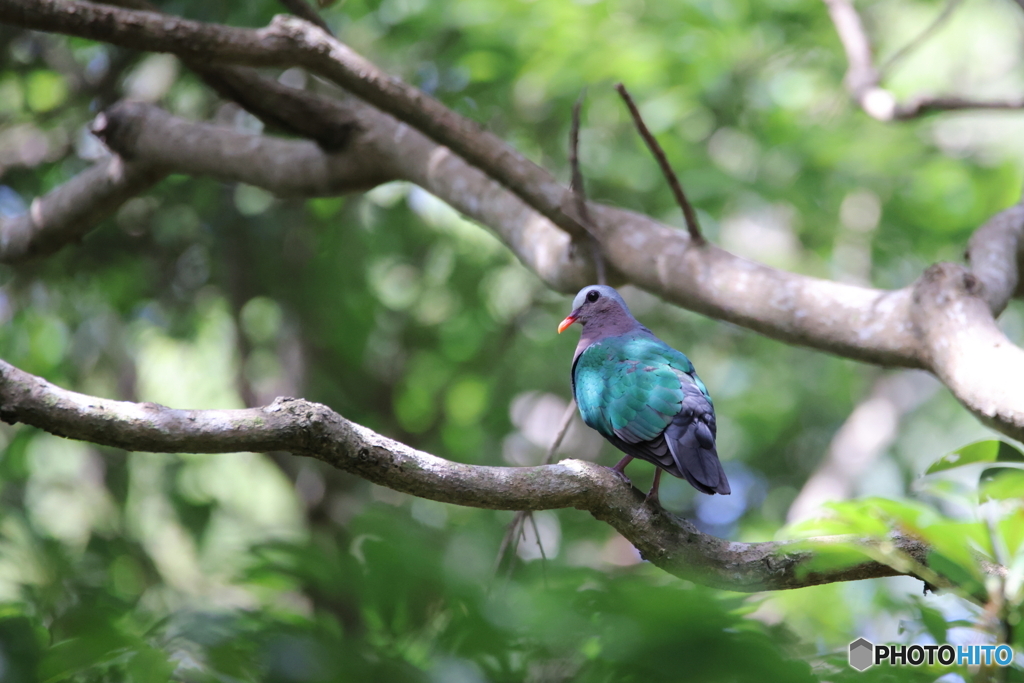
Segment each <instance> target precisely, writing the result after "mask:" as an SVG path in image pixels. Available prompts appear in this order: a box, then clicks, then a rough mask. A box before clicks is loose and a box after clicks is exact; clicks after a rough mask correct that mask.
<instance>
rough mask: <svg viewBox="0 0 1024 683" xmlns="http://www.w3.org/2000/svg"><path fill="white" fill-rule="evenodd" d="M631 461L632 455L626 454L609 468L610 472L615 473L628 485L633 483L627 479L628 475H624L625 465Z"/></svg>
mask: <svg viewBox="0 0 1024 683" xmlns="http://www.w3.org/2000/svg"><path fill="white" fill-rule="evenodd" d="M631 462H633V456H631V455H627V456H626V457H625V458H623V459H622V460H620V461H618V462H617V463H615V467H611V468H609V469H610V470H611V471H612V472H614V473H615V475H616V476H617V477H618V478H619V479H621V480H622V481H624V482H626V483H627V484H629V485H630V486H632V485H633V482H631V481H630V480H629V477H627V476H626V465H628V464H629V463H631Z"/></svg>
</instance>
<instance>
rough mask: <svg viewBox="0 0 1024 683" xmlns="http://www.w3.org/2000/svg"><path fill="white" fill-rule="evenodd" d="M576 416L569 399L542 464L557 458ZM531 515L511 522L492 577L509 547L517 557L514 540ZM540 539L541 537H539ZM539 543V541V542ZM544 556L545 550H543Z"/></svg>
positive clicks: (572, 403)
mask: <svg viewBox="0 0 1024 683" xmlns="http://www.w3.org/2000/svg"><path fill="white" fill-rule="evenodd" d="M575 414H576V399H575V398H573V399H569V405H567V406H566V407H565V412H564V413H563V414H562V421H561V422H560V423H559V424H558V431H556V432H555V438H554V439H552V441H551V445H550V446H548V452H547V453H545V454H544V459H543V460H542V461H541V463H540V464H542V465H547V464H550V463H551V459H552V458H554V457H555V451H557V450H558V447H559V446H561V445H562V441H563V440H564V439H565V435H566V433H567V432H568V431H569V425H571V424H572V416H573V415H575ZM529 515H530V513H529V512H524V511H519V512H517V513H516V516H515V517H513V518H512V521H511V522H509V524H508V527H506V529H505V536H504V538H502V539H501V545H499V546H498V555H497V557H495V558H494V567H493V568H492V570H491V575H492V576H497V575H498V569H499V568H500V567H501V561H502V560H503V559H504V558H505V553H506V552H507V551H508V549H509V545H510V544H511V545H512V553H511V554H512V555H513V556H514V555H515V551H516V547H517V546H518V540H517V541H516V542H515V543H513V539H515V538H516V533H517V530H518V531H520V532H521V530H522V528H523V526H524V525H525V522H526V518H527V517H528V516H529ZM537 538H538V539H539V538H540V536H538V537H537ZM538 543H539V541H538ZM541 554H542V555H543V549H542V550H541Z"/></svg>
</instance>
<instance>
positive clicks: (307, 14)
mask: <svg viewBox="0 0 1024 683" xmlns="http://www.w3.org/2000/svg"><path fill="white" fill-rule="evenodd" d="M280 2H281V4H282V5H284V6H285V8H286V9H287V10H288V11H289V12H291V13H292V14H294V15H295V16H297V17H299V18H300V19H305V20H306V21H308V22H309V23H311V24H313V25H315V26H319V27H320V28H322V29H323V30H324V31H326V32H327V33H329V34H331V35H332V36H333V35H334V33H333V32H332V31H331V27H330V26H328V25H327V22H326V21H324V18H323V17H322V16H320V13H319V12H317V11H316V10H315V9H313V8H312V7H310V6H309V5H308V4H307V3H306V0H280Z"/></svg>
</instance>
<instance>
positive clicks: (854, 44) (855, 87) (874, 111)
mask: <svg viewBox="0 0 1024 683" xmlns="http://www.w3.org/2000/svg"><path fill="white" fill-rule="evenodd" d="M823 2H824V3H825V6H826V7H827V8H828V13H829V17H831V19H832V23H833V24H834V25H835V27H836V33H837V34H838V35H839V42H840V43H842V45H843V51H844V52H845V53H846V62H847V65H848V66H847V71H846V77H845V78H844V79H843V80H844V83H845V85H846V89H847V91H848V92H849V93H850V96H851V97H853V99H854V100H855V101H856V102H857V104H858V105H860V107H861V109H863V110H864V112H865V113H866V114H867V115H868V116H871V117H872V118H875V119H878V120H879V121H906V120H909V119H913V118H917V117H919V116H924V115H925V114H931V113H934V112H939V111H956V110H963V109H1022V108H1024V99H1019V100H1009V99H1007V100H973V99H970V98H963V97H957V96H946V97H931V96H923V95H922V96H917V97H914V98H911V100H910V102H908V103H906V104H900V103H898V102H897V101H896V97H895V96H894V95H893V94H892V93H891V92H890V91H888V90H886V89H885V88H883V87H881V85H880V84H881V81H882V76H883V72H884V71H886V70H888V69H889V68H890V67H891V66H892V64H893V63H894V62H896V61H897V60H898V59H901V58H902V57H903V56H905V55H906V54H907V53H908V52H909V51H910V50H913V49H916V48H917V47H918V46H919V45H920V43H921V41H922V40H924V39H925V38H927V37H928V36H929V35H930V34H931V33H932V32H933V31H934V29H935V28H937V27H938V26H939V25H941V23H942V22H943V21H945V20H946V18H948V16H949V14H950V13H952V11H953V10H954V9H955V8H956V6H957V4H958V0H953V1H951V2H950V3H949V4H948V5H947V6H946V8H945V9H944V10H943V12H942V14H940V15H939V18H938V19H937V20H936V21H935V22H933V23H932V25H931V26H929V27H928V28H926V29H925V31H924V32H923V33H922V34H920V35H919V36H918V37H917V38H915V39H914V40H912V41H911V42H910V44H908V45H907V46H906V47H904V48H903V49H902V50H900V51H899V52H897V53H896V55H894V56H893V58H892V59H890V60H889V62H888V63H887V64H886V65H885V67H884V68H883V70H882V71H879V70H878V69H877V68H876V67H875V63H874V58H873V56H872V50H871V41H870V40H869V39H868V35H867V31H865V29H864V24H863V22H862V21H861V19H860V15H859V14H857V10H856V9H855V8H854V6H853V2H852V1H851V0H823Z"/></svg>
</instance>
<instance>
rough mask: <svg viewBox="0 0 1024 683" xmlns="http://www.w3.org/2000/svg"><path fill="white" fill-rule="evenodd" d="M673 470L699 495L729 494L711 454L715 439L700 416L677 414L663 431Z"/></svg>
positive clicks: (714, 458) (723, 472)
mask: <svg viewBox="0 0 1024 683" xmlns="http://www.w3.org/2000/svg"><path fill="white" fill-rule="evenodd" d="M665 440H666V441H667V442H668V449H669V450H670V451H671V452H672V457H673V458H674V459H675V461H676V466H677V467H678V468H679V470H680V471H681V472H682V473H683V476H684V477H686V481H688V482H690V484H691V485H692V486H693V488H695V489H697V490H698V491H700V492H702V493H720V494H722V495H728V494H729V493H732V489H731V488H729V480H728V479H726V477H725V470H723V469H722V463H721V462H719V460H718V451H716V450H715V436H714V434H712V433H711V428H710V427H709V426H708V425H707V423H706V422H704V420H702V419H700V416H694V415H693V414H692V413H691V415H689V416H686V415H685V414H682V413H681V414H680V415H679V416H677V417H676V419H675V420H673V421H672V424H670V425H669V426H668V429H666V430H665Z"/></svg>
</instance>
